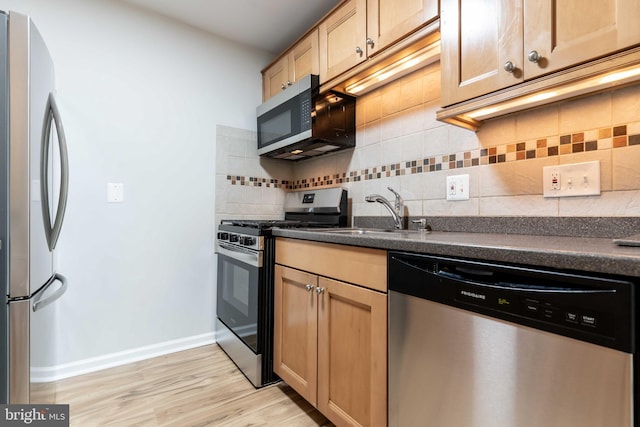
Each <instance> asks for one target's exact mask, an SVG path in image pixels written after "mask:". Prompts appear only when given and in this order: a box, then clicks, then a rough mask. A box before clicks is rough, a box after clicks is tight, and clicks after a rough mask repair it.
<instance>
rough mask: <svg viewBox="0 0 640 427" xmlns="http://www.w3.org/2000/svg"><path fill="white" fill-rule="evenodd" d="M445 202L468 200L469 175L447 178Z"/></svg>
mask: <svg viewBox="0 0 640 427" xmlns="http://www.w3.org/2000/svg"><path fill="white" fill-rule="evenodd" d="M447 200H469V175H468V174H464V175H452V176H448V177H447Z"/></svg>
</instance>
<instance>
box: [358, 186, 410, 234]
mask: <svg viewBox="0 0 640 427" xmlns="http://www.w3.org/2000/svg"><path fill="white" fill-rule="evenodd" d="M387 189H388V190H389V191H391V192H392V193H393V194H394V195H395V196H396V200H395V202H394V204H393V205H392V204H391V202H390V201H388V200H387V199H385V198H384V197H382V196H381V195H379V194H370V195H369V196H367V197H365V198H364V199H365V200H366V201H367V202H378V203H382V206H384V207H385V208H387V210H388V211H389V213H390V214H391V217H392V218H393V223H394V225H395V228H396V229H397V230H402V229H403V228H404V201H403V200H402V197H400V194H398V193H397V192H396V191H395V190H394V189H393V188H391V187H387Z"/></svg>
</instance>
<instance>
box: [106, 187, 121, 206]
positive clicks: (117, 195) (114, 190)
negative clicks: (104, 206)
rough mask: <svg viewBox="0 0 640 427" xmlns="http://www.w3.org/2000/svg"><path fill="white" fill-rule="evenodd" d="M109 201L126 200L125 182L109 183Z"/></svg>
mask: <svg viewBox="0 0 640 427" xmlns="http://www.w3.org/2000/svg"><path fill="white" fill-rule="evenodd" d="M107 202H108V203H123V202H124V184H122V183H121V182H108V183H107Z"/></svg>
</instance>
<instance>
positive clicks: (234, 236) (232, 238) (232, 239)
mask: <svg viewBox="0 0 640 427" xmlns="http://www.w3.org/2000/svg"><path fill="white" fill-rule="evenodd" d="M229 241H230V242H232V243H234V242H237V241H238V235H237V234H229Z"/></svg>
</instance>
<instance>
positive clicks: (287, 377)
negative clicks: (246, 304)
mask: <svg viewBox="0 0 640 427" xmlns="http://www.w3.org/2000/svg"><path fill="white" fill-rule="evenodd" d="M317 283H318V277H317V276H316V275H313V274H309V273H305V272H303V271H299V270H294V269H292V268H288V267H283V266H281V265H276V267H275V298H274V309H275V311H274V336H273V338H274V339H273V341H274V350H273V353H274V354H273V365H274V366H273V369H274V371H275V373H276V374H278V375H279V376H280V378H282V379H283V380H284V382H286V383H287V384H289V385H290V386H291V387H292V388H293V389H294V390H295V391H297V392H298V393H299V394H300V395H301V396H302V397H304V398H305V399H306V400H307V401H308V402H309V403H311V404H312V405H314V406H315V405H316V396H317V394H316V392H317V362H318V358H317V355H318V340H317V337H318V335H317V330H318V326H317V324H318V323H317V308H316V303H317V293H316V287H317Z"/></svg>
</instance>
